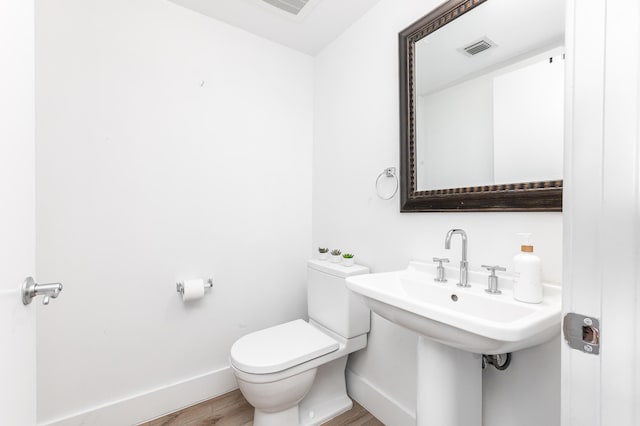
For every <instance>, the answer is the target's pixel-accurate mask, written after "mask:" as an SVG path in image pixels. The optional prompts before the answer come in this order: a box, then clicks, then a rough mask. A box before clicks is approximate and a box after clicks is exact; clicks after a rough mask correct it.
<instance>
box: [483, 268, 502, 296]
mask: <svg viewBox="0 0 640 426" xmlns="http://www.w3.org/2000/svg"><path fill="white" fill-rule="evenodd" d="M482 267H483V268H485V269H486V270H488V271H491V275H489V277H488V282H487V285H488V287H487V289H485V291H486V292H487V293H490V294H502V292H501V291H500V290H498V276H497V275H496V271H506V270H507V268H505V267H504V266H500V265H482Z"/></svg>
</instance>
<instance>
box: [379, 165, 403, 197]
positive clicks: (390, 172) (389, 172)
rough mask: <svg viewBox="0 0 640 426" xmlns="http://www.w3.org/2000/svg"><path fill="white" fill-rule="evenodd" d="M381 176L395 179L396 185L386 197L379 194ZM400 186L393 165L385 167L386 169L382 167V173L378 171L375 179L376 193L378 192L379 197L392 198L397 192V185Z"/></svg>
mask: <svg viewBox="0 0 640 426" xmlns="http://www.w3.org/2000/svg"><path fill="white" fill-rule="evenodd" d="M382 176H385V177H388V178H394V179H395V181H396V187H395V188H394V189H393V192H392V193H391V195H389V196H388V197H383V196H382V195H380V188H379V185H380V178H381V177H382ZM399 186H400V182H399V181H398V175H397V174H396V168H395V167H387V168H386V169H384V170H383V171H382V173H380V174H379V175H378V177H377V179H376V194H378V198H380V199H381V200H385V201H386V200H390V199H392V198H393V197H394V196H395V195H396V194H397V193H398V187H399Z"/></svg>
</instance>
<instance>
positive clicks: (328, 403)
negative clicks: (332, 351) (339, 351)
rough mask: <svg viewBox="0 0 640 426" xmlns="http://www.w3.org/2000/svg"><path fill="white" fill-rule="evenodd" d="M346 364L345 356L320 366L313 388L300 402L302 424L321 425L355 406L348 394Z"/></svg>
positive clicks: (309, 425) (303, 425)
mask: <svg viewBox="0 0 640 426" xmlns="http://www.w3.org/2000/svg"><path fill="white" fill-rule="evenodd" d="M346 366H347V356H343V357H340V358H338V359H336V360H333V361H331V362H329V363H327V364H324V365H321V366H319V367H318V372H317V374H316V378H315V380H314V382H313V386H312V387H311V390H310V391H309V393H308V394H307V395H306V396H305V397H304V399H303V400H302V401H300V404H299V407H300V409H299V418H300V420H299V421H300V423H299V424H300V426H316V425H320V424H322V423H324V422H326V421H328V420H331V419H332V418H334V417H337V416H339V415H340V414H342V413H344V412H346V411H349V410H350V409H351V408H352V407H353V402H352V401H351V399H350V398H349V397H348V396H347V383H346V380H345V368H346Z"/></svg>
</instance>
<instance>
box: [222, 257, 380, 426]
mask: <svg viewBox="0 0 640 426" xmlns="http://www.w3.org/2000/svg"><path fill="white" fill-rule="evenodd" d="M352 268H354V267H344V266H341V265H332V264H329V263H327V262H322V261H316V260H311V261H309V263H308V271H309V273H308V290H309V291H308V308H309V317H310V319H309V321H308V322H307V321H304V320H302V319H297V320H294V321H291V322H287V323H284V324H280V325H276V326H274V327H270V328H267V329H264V330H259V331H256V332H253V333H250V334H248V335H246V336H243V337H241V338H240V339H238V340H237V341H236V342H235V343H234V344H233V346H232V347H231V353H230V363H231V368H232V370H233V372H234V374H235V377H236V380H237V382H238V387H239V388H240V391H241V392H242V394H243V395H244V397H245V398H246V399H247V401H248V402H249V403H250V404H251V405H252V406H253V407H254V408H255V414H254V425H255V426H298V425H304V426H311V425H319V424H322V423H324V422H325V421H327V420H330V419H331V418H333V417H335V416H337V415H339V414H341V413H343V412H345V411H347V410H349V409H351V407H352V402H351V399H350V398H349V397H348V396H347V389H346V382H345V368H346V364H347V357H348V355H349V354H350V353H352V352H354V351H357V350H360V349H362V348H364V347H366V345H367V333H368V331H369V324H370V320H369V317H370V313H369V310H368V309H367V308H366V307H365V306H364V305H363V304H362V303H361V302H360V301H359V300H357V299H356V297H355V296H353V295H352V294H350V293H349V291H348V290H347V289H346V286H345V284H344V279H345V278H346V277H347V276H351V275H355V274H362V273H367V272H368V269H367V268H365V267H362V266H357V267H355V269H352Z"/></svg>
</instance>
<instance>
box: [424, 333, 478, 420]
mask: <svg viewBox="0 0 640 426" xmlns="http://www.w3.org/2000/svg"><path fill="white" fill-rule="evenodd" d="M417 388H418V399H417V411H416V424H417V426H445V425H446V426H482V355H479V354H473V353H471V352H466V351H461V350H459V349H455V348H452V347H450V346H445V345H443V344H440V343H438V342H436V341H433V340H431V339H429V338H427V337H424V336H420V337H418V386H417Z"/></svg>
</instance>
